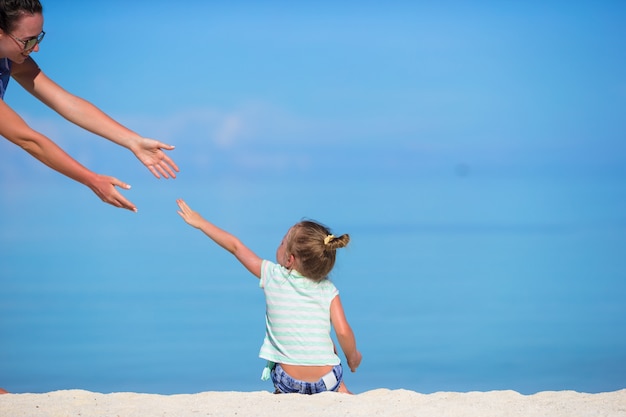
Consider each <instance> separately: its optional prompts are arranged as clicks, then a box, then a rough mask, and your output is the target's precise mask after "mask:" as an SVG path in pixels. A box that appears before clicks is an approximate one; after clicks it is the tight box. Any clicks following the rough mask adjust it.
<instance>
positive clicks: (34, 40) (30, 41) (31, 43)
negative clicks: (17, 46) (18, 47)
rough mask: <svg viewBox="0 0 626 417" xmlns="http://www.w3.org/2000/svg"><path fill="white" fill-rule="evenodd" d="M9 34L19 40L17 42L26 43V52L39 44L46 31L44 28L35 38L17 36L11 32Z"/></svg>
mask: <svg viewBox="0 0 626 417" xmlns="http://www.w3.org/2000/svg"><path fill="white" fill-rule="evenodd" d="M8 35H9V36H10V37H12V38H13V39H14V40H15V41H17V42H19V43H21V44H22V45H24V52H26V51H30V50H31V49H33V48H34V47H35V46H37V44H39V43H40V42H41V41H42V40H43V37H44V36H46V32H44V31H43V30H42V31H41V33H40V34H39V35H37V36H35V37H34V38H30V39H26V40H24V39H20V38H17V37H15V36H13V35H11V34H10V33H9V34H8Z"/></svg>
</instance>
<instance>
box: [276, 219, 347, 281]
mask: <svg viewBox="0 0 626 417" xmlns="http://www.w3.org/2000/svg"><path fill="white" fill-rule="evenodd" d="M348 242H350V236H349V235H341V236H339V237H335V236H333V235H332V234H331V232H330V230H329V229H328V228H327V227H326V226H324V225H322V224H320V223H317V222H314V221H311V220H304V221H301V222H300V223H297V224H296V225H294V226H293V227H292V228H291V231H290V232H289V235H288V238H287V242H286V246H285V251H286V252H287V254H290V255H293V256H294V257H295V258H296V268H295V269H297V270H298V272H300V273H301V274H302V275H304V276H305V277H307V278H309V279H312V280H313V281H321V280H323V279H325V278H326V277H327V276H328V274H329V273H330V271H331V270H332V269H333V267H334V266H335V256H336V252H337V249H339V248H343V247H345V246H346V245H347V244H348Z"/></svg>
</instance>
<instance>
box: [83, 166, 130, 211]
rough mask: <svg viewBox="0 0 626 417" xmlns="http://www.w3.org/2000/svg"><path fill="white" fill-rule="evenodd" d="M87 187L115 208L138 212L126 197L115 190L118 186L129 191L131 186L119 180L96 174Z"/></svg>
mask: <svg viewBox="0 0 626 417" xmlns="http://www.w3.org/2000/svg"><path fill="white" fill-rule="evenodd" d="M87 185H88V186H89V188H91V190H92V191H93V192H94V193H96V195H97V196H98V197H100V199H101V200H102V201H104V202H105V203H108V204H111V205H112V206H115V207H120V208H125V209H127V210H130V211H134V212H136V211H137V207H135V205H134V204H133V203H131V202H130V201H128V200H127V199H125V198H124V196H123V195H122V194H120V193H119V191H117V189H116V188H115V187H116V186H117V187H120V188H123V189H125V190H129V189H130V185H128V184H126V183H124V182H122V181H120V180H118V179H117V178H113V177H108V176H106V175H99V174H96V175H95V177H94V180H93V181H92V182H91V183H90V184H87Z"/></svg>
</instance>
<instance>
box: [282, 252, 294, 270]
mask: <svg viewBox="0 0 626 417" xmlns="http://www.w3.org/2000/svg"><path fill="white" fill-rule="evenodd" d="M295 263H296V257H295V256H293V255H291V254H290V255H287V261H286V262H285V266H286V267H287V269H291V268H293V265H294V264H295Z"/></svg>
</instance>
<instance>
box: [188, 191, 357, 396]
mask: <svg viewBox="0 0 626 417" xmlns="http://www.w3.org/2000/svg"><path fill="white" fill-rule="evenodd" d="M177 203H178V207H179V208H180V210H179V211H178V214H180V216H181V217H182V218H183V219H184V220H185V221H186V222H187V223H188V224H189V225H191V226H193V227H195V228H197V229H200V230H201V231H203V232H204V233H205V234H206V235H207V236H208V237H210V238H211V239H213V241H214V242H215V243H217V244H218V245H220V246H221V247H223V248H224V249H226V250H227V251H229V252H230V253H232V254H233V255H235V257H236V258H237V259H238V260H239V262H241V263H242V264H243V266H245V267H246V268H247V269H248V271H250V272H252V274H253V275H254V276H256V277H257V278H259V279H260V286H261V288H263V291H264V292H265V299H266V317H265V321H266V333H265V340H264V341H263V346H262V347H261V351H260V353H259V356H260V357H261V358H263V359H266V360H267V361H268V366H267V368H266V369H265V371H264V372H263V379H269V377H270V375H271V378H272V381H273V382H274V386H275V388H276V391H275V392H276V393H301V394H315V393H318V392H323V391H338V392H345V393H349V391H348V389H347V388H346V385H345V384H344V382H343V369H342V367H341V361H340V359H339V357H338V356H337V353H336V349H335V346H334V344H333V341H332V339H331V336H330V328H331V324H332V327H334V329H335V334H336V335H337V340H338V341H339V344H340V345H341V348H342V350H343V352H344V354H345V356H346V360H347V362H348V366H349V367H350V370H351V371H352V372H355V371H356V368H357V367H358V366H359V364H360V363H361V353H360V352H359V351H358V350H357V348H356V340H355V338H354V333H352V329H351V328H350V325H349V324H348V321H347V320H346V316H345V314H344V311H343V307H342V306H341V300H340V299H339V292H338V291H337V289H336V288H335V286H334V285H333V283H332V282H330V281H329V280H328V274H329V273H330V271H331V270H332V269H333V266H334V264H335V255H336V250H337V249H338V248H343V247H344V246H346V245H347V244H348V242H349V241H350V237H349V236H348V235H342V236H339V237H335V236H333V235H332V234H331V233H330V231H329V230H328V229H327V228H326V227H324V226H322V225H320V224H318V223H315V222H312V221H302V222H300V223H297V224H296V225H294V226H293V227H291V228H290V229H289V231H287V234H286V235H285V237H284V238H283V240H282V242H281V243H280V246H278V249H277V251H276V262H277V264H275V263H273V262H271V261H268V260H263V259H261V258H259V257H258V256H257V255H256V254H255V253H254V252H252V251H251V250H250V249H248V247H246V246H245V245H244V244H242V243H241V242H240V241H239V239H238V238H237V237H235V236H233V235H232V234H230V233H228V232H226V231H224V230H222V229H220V228H218V227H217V226H215V225H213V224H212V223H210V222H208V221H207V220H205V219H204V218H202V216H201V215H200V214H198V213H196V212H195V211H193V210H192V209H191V208H189V206H188V205H187V204H186V203H185V202H184V201H183V200H177Z"/></svg>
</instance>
